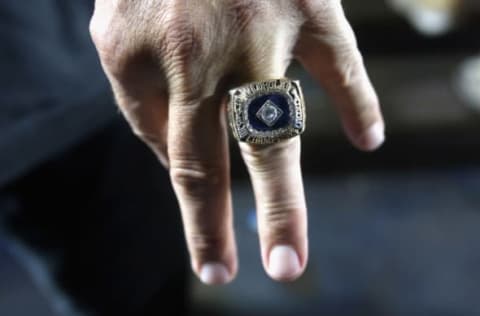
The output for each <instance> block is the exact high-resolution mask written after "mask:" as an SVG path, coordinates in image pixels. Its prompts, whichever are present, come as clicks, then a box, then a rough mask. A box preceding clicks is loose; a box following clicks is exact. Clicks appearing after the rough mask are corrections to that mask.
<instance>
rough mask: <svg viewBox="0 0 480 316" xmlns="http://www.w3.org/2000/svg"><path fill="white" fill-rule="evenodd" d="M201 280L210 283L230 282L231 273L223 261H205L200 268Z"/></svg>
mask: <svg viewBox="0 0 480 316" xmlns="http://www.w3.org/2000/svg"><path fill="white" fill-rule="evenodd" d="M200 280H201V281H202V282H203V283H205V284H208V285H222V284H225V283H228V282H230V273H229V272H228V269H227V267H226V266H225V265H224V264H222V263H217V262H209V263H205V264H204V265H203V266H202V269H201V270H200Z"/></svg>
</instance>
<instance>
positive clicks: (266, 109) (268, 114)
mask: <svg viewBox="0 0 480 316" xmlns="http://www.w3.org/2000/svg"><path fill="white" fill-rule="evenodd" d="M282 115H283V111H282V109H280V108H279V107H278V105H276V104H275V103H274V102H272V101H270V100H268V101H267V102H265V103H264V104H263V105H262V107H261V108H260V110H258V112H257V117H258V118H259V119H260V120H261V121H262V122H263V123H265V125H267V126H268V127H272V126H273V125H275V123H277V121H278V120H279V119H280V117H282Z"/></svg>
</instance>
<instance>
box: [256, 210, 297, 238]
mask: <svg viewBox="0 0 480 316" xmlns="http://www.w3.org/2000/svg"><path fill="white" fill-rule="evenodd" d="M300 211H301V210H300V209H297V208H291V207H287V208H286V207H282V206H280V205H277V206H271V207H270V208H269V209H268V211H267V212H266V213H265V215H264V221H265V225H264V226H265V228H266V234H267V235H268V236H269V238H272V239H273V240H275V241H281V240H289V239H290V237H291V235H292V234H293V232H294V231H295V230H296V229H297V228H296V227H297V224H298V223H297V221H298V220H297V218H298V216H297V214H299V213H300Z"/></svg>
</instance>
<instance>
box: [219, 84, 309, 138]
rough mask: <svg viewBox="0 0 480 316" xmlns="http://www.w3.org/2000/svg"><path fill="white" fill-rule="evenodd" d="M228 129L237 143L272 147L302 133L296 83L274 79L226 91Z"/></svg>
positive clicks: (302, 116) (300, 100)
mask: <svg viewBox="0 0 480 316" xmlns="http://www.w3.org/2000/svg"><path fill="white" fill-rule="evenodd" d="M228 116H229V122H230V127H231V128H232V131H233V135H234V137H235V138H236V139H237V140H238V141H240V142H247V143H251V144H273V143H277V142H279V141H281V140H284V139H288V138H292V137H295V136H298V135H300V134H302V133H303V131H304V130H305V116H306V114H305V102H304V98H303V93H302V89H301V87H300V82H299V81H296V80H289V79H277V80H269V81H263V82H254V83H249V84H246V85H243V86H241V87H238V88H236V89H232V90H230V102H229V104H228Z"/></svg>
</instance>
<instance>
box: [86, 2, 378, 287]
mask: <svg viewBox="0 0 480 316" xmlns="http://www.w3.org/2000/svg"><path fill="white" fill-rule="evenodd" d="M91 33H92V37H93V39H94V42H95V44H96V47H97V49H98V52H99V55H100V59H101V62H102V65H103V67H104V70H105V72H106V74H107V76H108V78H109V80H110V82H111V85H112V87H113V91H114V94H115V97H116V100H117V102H118V105H119V107H120V109H121V111H122V112H123V114H124V115H125V117H126V119H127V120H128V122H129V123H130V125H131V127H132V129H133V131H134V132H135V134H136V135H138V137H140V138H141V139H142V140H143V141H145V142H146V143H147V144H148V145H149V146H150V147H151V148H152V150H153V151H154V152H155V153H156V155H157V156H158V158H159V159H160V160H161V161H162V163H163V164H164V165H165V166H166V167H167V168H168V170H169V172H170V176H171V181H172V184H173V188H174V191H175V193H176V195H177V198H178V201H179V204H180V208H181V212H182V218H183V223H184V230H185V236H186V241H187V244H188V249H189V252H190V255H191V262H192V268H193V270H194V271H195V272H196V273H197V275H198V276H199V277H200V279H201V280H202V281H203V282H205V283H207V284H223V283H227V282H229V281H230V280H232V279H233V278H234V276H235V274H236V272H237V255H236V246H235V241H234V233H233V225H232V218H233V216H232V203H231V192H230V177H229V168H230V165H229V152H228V132H227V125H226V121H225V120H226V118H225V105H226V102H227V100H226V92H227V90H228V88H230V87H233V86H236V85H239V84H242V83H246V82H252V81H260V80H266V79H277V78H283V77H284V75H285V72H286V69H287V67H288V66H289V64H290V62H291V60H292V59H294V58H296V59H298V60H299V61H300V62H301V63H302V64H303V66H304V67H305V68H306V69H307V70H308V71H309V72H310V73H311V74H312V76H313V77H314V78H315V79H316V80H318V82H319V83H320V84H321V85H322V86H323V88H325V90H326V91H327V93H328V94H329V95H330V97H331V98H332V99H333V100H334V102H335V104H336V107H337V110H338V113H339V115H340V118H341V120H342V122H343V126H344V128H345V131H346V134H347V135H348V137H349V138H350V140H351V141H352V143H353V144H354V145H355V146H356V147H358V148H359V149H362V150H366V151H370V150H374V149H376V148H377V147H379V146H380V145H381V143H382V142H383V140H384V123H383V120H382V116H381V113H380V109H379V105H378V100H377V96H376V94H375V91H374V89H373V87H372V85H371V83H370V81H369V79H368V76H367V73H366V71H365V68H364V65H363V61H362V57H361V54H360V52H359V51H358V49H357V45H356V41H355V37H354V34H353V32H352V30H351V28H350V26H349V23H348V22H347V20H346V18H345V16H344V12H343V9H342V6H341V3H340V1H339V0H316V1H314V0H312V1H304V0H263V1H261V0H188V1H186V0H183V1H181V0H179V1H173V0H172V1H167V0H163V1H161V0H148V1H147V0H137V1H129V0H97V1H96V6H95V12H94V15H93V18H92V21H91ZM240 149H241V152H242V156H243V158H244V161H245V163H246V165H247V168H248V170H249V173H250V176H251V180H252V184H253V188H254V192H255V197H256V205H257V211H258V227H259V236H260V245H261V254H262V261H263V264H264V267H265V269H266V271H267V273H268V274H269V275H270V276H271V277H272V278H273V279H275V280H281V281H285V280H293V279H296V278H297V277H299V276H300V275H301V274H302V272H303V271H304V269H305V266H306V264H307V258H308V245H307V212H306V205H305V198H304V192H303V184H302V176H301V169H300V138H299V137H296V138H292V139H289V140H287V141H283V142H280V143H277V144H274V145H268V146H255V145H251V144H246V143H242V144H240ZM159 211H160V210H159ZM165 257H168V254H165Z"/></svg>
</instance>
